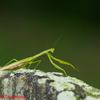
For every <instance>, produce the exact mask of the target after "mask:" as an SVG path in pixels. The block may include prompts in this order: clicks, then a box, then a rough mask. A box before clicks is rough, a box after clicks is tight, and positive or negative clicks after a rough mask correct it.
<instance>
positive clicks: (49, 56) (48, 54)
mask: <svg viewBox="0 0 100 100" xmlns="http://www.w3.org/2000/svg"><path fill="white" fill-rule="evenodd" d="M47 56H48V58H49V60H50V62H51V63H52V64H53V65H54V66H55V67H56V68H57V69H60V70H62V71H63V72H64V73H65V75H66V76H67V73H66V71H65V70H64V69H63V68H61V67H59V66H58V65H56V64H55V63H54V62H53V61H52V59H51V54H50V53H47ZM54 60H55V59H54Z"/></svg>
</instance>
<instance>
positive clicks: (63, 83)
mask: <svg viewBox="0 0 100 100" xmlns="http://www.w3.org/2000/svg"><path fill="white" fill-rule="evenodd" d="M4 74H5V72H4V71H0V76H1V78H0V100H20V99H21V100H100V90H99V89H96V88H93V87H92V86H89V85H88V84H86V83H84V82H83V81H81V80H79V79H76V78H74V77H70V76H67V77H66V76H64V75H63V74H62V73H55V72H52V73H51V72H48V73H45V72H42V71H40V70H35V71H33V70H27V69H19V70H17V71H13V72H10V73H8V74H6V75H4ZM11 98H12V99H11Z"/></svg>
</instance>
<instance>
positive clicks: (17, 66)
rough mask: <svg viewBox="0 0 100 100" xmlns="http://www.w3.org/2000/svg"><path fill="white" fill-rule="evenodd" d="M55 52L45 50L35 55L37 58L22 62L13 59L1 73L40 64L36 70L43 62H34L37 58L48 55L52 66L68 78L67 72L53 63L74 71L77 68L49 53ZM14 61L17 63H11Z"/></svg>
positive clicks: (26, 59)
mask: <svg viewBox="0 0 100 100" xmlns="http://www.w3.org/2000/svg"><path fill="white" fill-rule="evenodd" d="M54 50H55V49H54V48H51V49H48V50H45V51H43V52H41V53H39V54H37V55H35V56H32V57H28V58H25V59H22V60H19V61H18V60H16V59H12V60H11V61H10V62H8V63H7V64H6V65H5V66H4V67H2V68H1V69H0V71H5V70H9V71H11V70H18V69H20V68H23V67H25V66H26V65H27V64H29V67H28V68H30V66H31V64H33V63H38V64H37V65H36V67H35V68H34V69H36V68H37V66H38V65H39V64H40V62H41V60H38V61H34V60H35V59H36V58H37V57H39V56H41V55H43V54H47V56H48V58H49V60H50V62H51V64H52V65H54V67H56V68H57V69H59V70H61V71H63V72H64V73H65V75H66V76H67V73H66V71H65V70H64V69H63V68H61V67H60V66H58V65H56V64H55V63H54V62H53V60H55V61H58V62H59V63H61V64H65V65H70V66H71V67H73V68H74V69H76V68H75V67H74V66H73V65H72V64H70V63H68V62H65V61H62V60H60V59H57V58H55V57H53V56H52V55H51V54H50V53H49V52H52V53H53V52H54ZM52 59H53V60H52ZM12 61H15V62H13V63H11V62H12ZM10 63H11V64H10ZM76 70H77V71H78V69H76Z"/></svg>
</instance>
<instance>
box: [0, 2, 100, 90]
mask: <svg viewBox="0 0 100 100" xmlns="http://www.w3.org/2000/svg"><path fill="white" fill-rule="evenodd" d="M99 4H100V2H99V1H98V2H97V1H95V0H94V1H93V0H92V1H90V0H86V1H81V0H80V1H74V0H71V1H70V0H69V1H66V2H64V1H61V0H3V1H0V66H4V65H5V64H6V63H7V62H8V61H10V60H11V59H13V58H16V59H18V60H20V59H23V58H26V57H30V56H34V55H36V54H38V53H40V52H41V51H43V50H46V49H49V48H51V47H53V45H54V43H55V42H56V41H57V39H58V38H59V37H60V36H61V34H63V33H64V34H63V35H62V37H61V38H60V39H59V41H58V42H57V44H56V45H55V47H54V48H55V52H54V53H53V54H52V55H53V56H54V57H56V58H59V59H61V60H64V61H68V62H70V63H72V64H73V65H74V66H75V67H76V68H77V69H79V71H80V72H77V71H76V70H73V69H72V68H71V67H70V66H66V65H61V64H59V63H56V62H55V63H56V64H58V65H59V66H61V67H62V68H64V69H65V70H66V72H67V74H68V75H70V76H72V77H76V78H78V79H81V80H83V81H84V82H86V83H88V84H89V85H92V86H94V87H96V88H99V89H100V79H99V78H100V5H99ZM38 59H40V60H42V62H41V64H40V65H39V66H38V67H37V69H40V70H43V71H45V72H49V71H50V72H53V71H55V72H61V71H60V70H58V69H56V68H55V67H53V65H52V64H51V63H50V61H49V60H48V58H47V56H46V55H43V56H41V57H39V58H37V60H38ZM35 66H36V64H33V65H32V66H31V68H34V67H35Z"/></svg>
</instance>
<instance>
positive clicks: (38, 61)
mask: <svg viewBox="0 0 100 100" xmlns="http://www.w3.org/2000/svg"><path fill="white" fill-rule="evenodd" d="M40 62H41V60H38V61H34V62H32V61H31V62H29V66H28V69H29V68H30V66H31V64H33V63H38V64H37V65H36V67H35V68H34V69H36V68H37V66H38V65H39V64H40Z"/></svg>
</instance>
